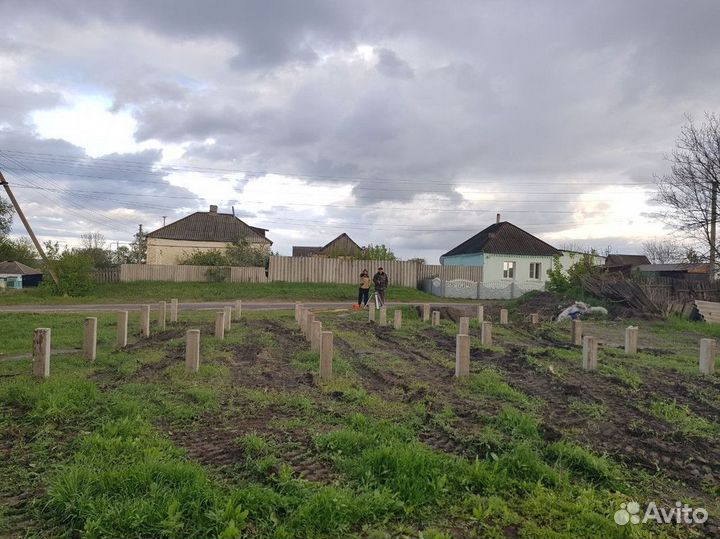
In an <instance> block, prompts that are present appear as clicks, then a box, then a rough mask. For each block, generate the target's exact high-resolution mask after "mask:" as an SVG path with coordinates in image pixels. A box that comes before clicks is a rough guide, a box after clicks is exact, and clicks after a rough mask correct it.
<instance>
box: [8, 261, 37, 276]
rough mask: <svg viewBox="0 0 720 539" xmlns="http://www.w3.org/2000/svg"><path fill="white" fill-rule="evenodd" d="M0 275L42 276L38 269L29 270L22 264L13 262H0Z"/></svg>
mask: <svg viewBox="0 0 720 539" xmlns="http://www.w3.org/2000/svg"><path fill="white" fill-rule="evenodd" d="M0 273H7V274H9V275H42V271H40V270H39V269H35V268H31V267H30V266H26V265H25V264H23V263H22V262H15V261H13V260H8V261H5V262H0Z"/></svg>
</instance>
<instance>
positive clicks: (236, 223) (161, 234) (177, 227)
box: [146, 205, 272, 265]
mask: <svg viewBox="0 0 720 539" xmlns="http://www.w3.org/2000/svg"><path fill="white" fill-rule="evenodd" d="M266 232H267V229H265V228H258V227H254V226H250V225H248V224H247V223H245V222H243V221H242V220H240V219H238V218H237V217H235V215H234V214H231V213H218V208H217V206H214V205H213V206H210V211H207V212H200V211H199V212H195V213H193V214H191V215H188V216H187V217H183V218H182V219H180V220H178V221H175V222H173V223H170V224H169V225H166V226H164V227H162V228H158V229H157V230H154V231H153V232H150V233H149V234H147V236H146V238H147V263H148V264H169V265H173V264H177V263H178V262H179V261H180V260H181V259H183V258H185V257H187V256H189V255H191V254H193V253H195V252H198V251H212V250H217V251H221V252H222V251H225V250H226V249H227V247H228V244H231V243H233V242H235V241H238V240H241V239H242V240H245V241H247V242H248V243H249V244H250V245H252V246H253V247H256V248H258V249H262V250H269V249H270V246H271V245H272V241H270V240H269V239H268V238H267V237H265V233H266Z"/></svg>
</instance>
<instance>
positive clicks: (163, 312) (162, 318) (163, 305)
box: [158, 301, 167, 331]
mask: <svg viewBox="0 0 720 539" xmlns="http://www.w3.org/2000/svg"><path fill="white" fill-rule="evenodd" d="M158 321H159V322H160V329H161V330H163V331H164V330H165V326H166V324H167V302H166V301H161V302H160V312H159V313H158Z"/></svg>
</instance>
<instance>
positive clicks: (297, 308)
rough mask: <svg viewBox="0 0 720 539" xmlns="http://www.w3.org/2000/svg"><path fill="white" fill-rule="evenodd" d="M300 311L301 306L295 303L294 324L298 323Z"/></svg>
mask: <svg viewBox="0 0 720 539" xmlns="http://www.w3.org/2000/svg"><path fill="white" fill-rule="evenodd" d="M300 309H302V304H301V303H296V304H295V322H296V323H298V324H299V323H300Z"/></svg>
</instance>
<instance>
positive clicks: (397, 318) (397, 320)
mask: <svg viewBox="0 0 720 539" xmlns="http://www.w3.org/2000/svg"><path fill="white" fill-rule="evenodd" d="M394 317H395V319H394V320H393V326H394V327H395V329H400V328H401V327H402V311H401V310H400V309H397V310H396V311H395V314H394Z"/></svg>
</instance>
